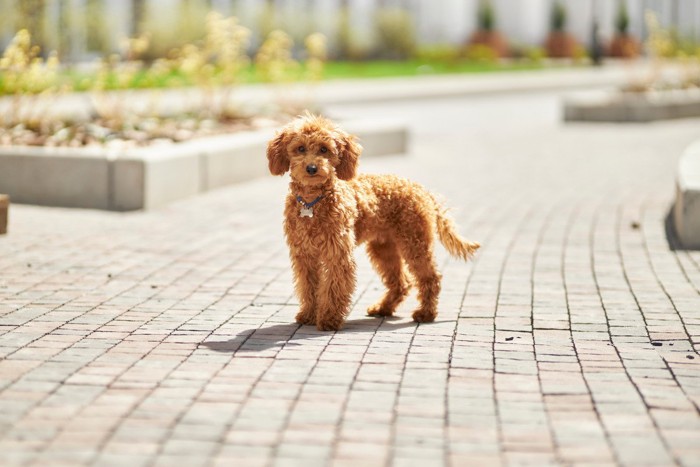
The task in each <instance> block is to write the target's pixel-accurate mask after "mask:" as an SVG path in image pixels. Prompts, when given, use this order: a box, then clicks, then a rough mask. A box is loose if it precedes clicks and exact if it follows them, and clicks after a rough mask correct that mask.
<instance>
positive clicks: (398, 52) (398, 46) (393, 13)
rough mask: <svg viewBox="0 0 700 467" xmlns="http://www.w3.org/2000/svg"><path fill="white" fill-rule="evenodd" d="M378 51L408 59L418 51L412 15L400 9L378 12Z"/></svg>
mask: <svg viewBox="0 0 700 467" xmlns="http://www.w3.org/2000/svg"><path fill="white" fill-rule="evenodd" d="M376 22H377V34H378V37H379V41H378V48H379V50H378V52H379V55H381V56H386V57H388V58H394V59H406V58H409V57H411V56H413V54H414V53H415V51H416V37H415V31H414V24H413V19H412V18H411V15H410V14H409V13H408V12H407V11H405V10H400V9H381V10H379V11H378V12H377V16H376Z"/></svg>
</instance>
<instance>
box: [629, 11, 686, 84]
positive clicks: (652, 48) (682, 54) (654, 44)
mask: <svg viewBox="0 0 700 467" xmlns="http://www.w3.org/2000/svg"><path fill="white" fill-rule="evenodd" d="M644 19H645V21H646V25H647V29H648V31H649V36H648V38H647V40H646V42H645V46H646V49H647V52H648V54H649V61H650V67H649V71H648V73H646V74H645V75H643V76H642V77H641V78H639V77H636V76H635V77H633V78H632V79H631V80H630V83H629V84H628V85H627V86H626V87H625V89H624V90H625V91H629V92H647V91H651V90H654V89H671V88H677V87H680V88H691V87H698V86H700V47H697V46H696V47H695V49H694V50H691V51H685V50H683V48H682V47H681V46H680V44H679V41H678V39H677V38H676V37H674V35H673V34H672V33H671V31H669V30H667V29H664V28H663V27H661V25H660V23H659V20H658V18H657V17H656V14H655V13H653V12H652V11H650V10H647V11H646V12H645V15H644ZM672 63H676V64H680V66H681V76H680V82H679V83H675V84H674V83H672V82H668V81H667V80H666V78H665V77H664V70H665V69H666V68H667V67H668V66H669V65H670V64H672Z"/></svg>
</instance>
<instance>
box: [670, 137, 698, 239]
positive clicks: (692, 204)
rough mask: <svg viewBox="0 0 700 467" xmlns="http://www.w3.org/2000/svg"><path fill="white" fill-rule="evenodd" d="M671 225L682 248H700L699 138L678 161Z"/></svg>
mask: <svg viewBox="0 0 700 467" xmlns="http://www.w3.org/2000/svg"><path fill="white" fill-rule="evenodd" d="M673 226H674V228H675V231H676V235H677V237H678V240H679V241H680V243H681V245H682V246H683V247H684V248H689V249H700V140H698V141H696V142H695V143H694V144H693V145H691V146H690V147H689V148H688V149H686V151H685V152H684V153H683V155H682V156H681V159H680V161H679V163H678V178H677V182H676V203H675V205H674V206H673Z"/></svg>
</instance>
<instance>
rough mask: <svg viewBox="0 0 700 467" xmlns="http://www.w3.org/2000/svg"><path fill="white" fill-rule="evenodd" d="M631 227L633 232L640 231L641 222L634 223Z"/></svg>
mask: <svg viewBox="0 0 700 467" xmlns="http://www.w3.org/2000/svg"><path fill="white" fill-rule="evenodd" d="M630 227H632V229H633V230H639V222H636V221H633V222H632V223H631V224H630Z"/></svg>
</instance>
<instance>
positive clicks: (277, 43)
mask: <svg viewBox="0 0 700 467" xmlns="http://www.w3.org/2000/svg"><path fill="white" fill-rule="evenodd" d="M293 45H294V41H293V40H292V38H291V37H290V36H289V34H287V33H286V32H284V31H281V30H279V29H277V30H274V31H272V32H271V33H270V34H269V35H268V36H267V38H266V39H265V42H263V43H262V45H261V46H260V48H259V49H258V53H257V54H256V55H255V70H256V72H257V73H258V76H260V79H262V80H263V81H266V82H271V83H279V82H282V81H287V80H289V79H290V78H291V73H292V72H293V71H296V70H297V69H298V67H299V63H298V62H297V61H296V60H294V58H293V57H292V46H293Z"/></svg>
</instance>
